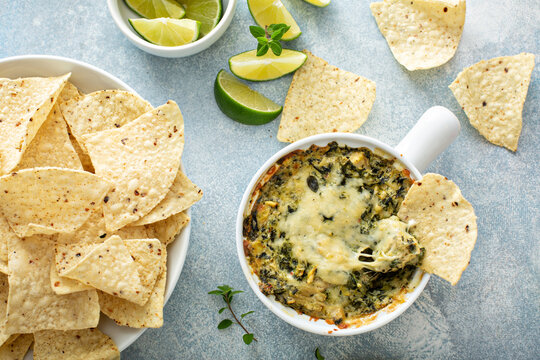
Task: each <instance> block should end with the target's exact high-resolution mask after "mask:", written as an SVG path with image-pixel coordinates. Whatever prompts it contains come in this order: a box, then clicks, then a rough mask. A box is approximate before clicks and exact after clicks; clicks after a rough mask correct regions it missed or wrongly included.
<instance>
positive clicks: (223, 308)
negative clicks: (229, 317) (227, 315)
mask: <svg viewBox="0 0 540 360" xmlns="http://www.w3.org/2000/svg"><path fill="white" fill-rule="evenodd" d="M226 309H227V308H226V307H222V308H221V309H219V311H218V314H221V313H222V312H224V311H225V310H226Z"/></svg>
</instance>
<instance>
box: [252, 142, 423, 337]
mask: <svg viewBox="0 0 540 360" xmlns="http://www.w3.org/2000/svg"><path fill="white" fill-rule="evenodd" d="M409 175H410V173H409V171H408V170H406V169H405V168H404V167H403V165H401V163H399V162H398V161H396V159H394V158H390V157H389V156H388V155H386V154H382V152H381V153H379V152H378V151H377V150H376V151H375V152H373V151H371V150H370V149H368V148H351V147H348V146H339V145H338V144H337V143H335V142H332V143H330V144H328V145H327V146H324V147H319V146H316V145H313V146H312V147H310V148H309V149H307V150H297V151H294V152H292V153H290V154H288V155H286V156H284V157H283V158H281V159H280V160H279V161H278V162H277V163H276V164H274V165H273V166H272V168H270V170H268V172H267V173H266V174H265V175H264V176H263V177H262V178H261V180H260V181H259V184H258V185H257V187H256V188H255V190H254V191H253V193H252V195H251V199H250V206H251V207H250V210H249V213H248V214H246V215H245V217H244V223H243V235H244V251H245V254H246V257H247V260H248V263H249V264H250V266H251V269H252V270H253V272H254V273H255V274H256V275H257V276H258V277H259V279H260V283H259V287H260V289H261V291H262V292H263V293H264V294H265V295H267V296H268V295H274V297H275V299H276V300H277V301H279V302H281V303H282V304H284V305H285V306H289V307H291V308H293V309H295V310H297V311H299V312H301V313H304V314H306V315H309V316H311V317H314V318H318V319H325V320H326V321H327V322H329V323H334V324H336V325H337V326H338V327H341V328H344V327H347V326H349V325H350V324H352V323H353V322H354V321H353V320H354V319H359V318H361V317H364V316H366V315H368V314H372V313H374V312H376V311H377V310H379V309H382V308H384V307H385V306H387V305H388V304H390V303H391V302H392V301H393V300H394V299H396V297H397V296H399V295H400V294H401V293H403V292H404V291H406V290H407V288H408V285H409V282H410V280H411V279H412V276H413V273H414V272H415V269H416V266H417V265H418V264H419V263H420V262H421V261H422V257H423V255H424V249H423V248H422V247H421V246H420V245H419V244H418V242H417V240H416V239H415V238H414V237H413V236H412V235H410V234H409V233H408V231H407V230H408V226H407V224H406V223H404V222H401V221H400V220H399V219H398V218H397V216H396V214H397V212H398V210H399V207H400V205H401V202H402V201H403V198H404V197H405V195H406V194H407V191H408V190H409V188H410V186H411V185H412V183H413V180H412V179H411V178H410V177H409Z"/></svg>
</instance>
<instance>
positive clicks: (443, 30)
mask: <svg viewBox="0 0 540 360" xmlns="http://www.w3.org/2000/svg"><path fill="white" fill-rule="evenodd" d="M370 8H371V12H372V13H373V16H374V17H375V21H376V22H377V25H378V26H379V30H380V31H381V33H382V34H383V36H384V37H385V39H386V41H387V42H388V46H390V50H391V51H392V54H393V55H394V57H395V58H396V60H397V61H398V62H399V63H400V64H401V65H403V66H405V67H406V68H407V70H409V71H412V70H421V69H431V68H434V67H437V66H441V65H442V64H445V63H446V62H448V61H449V60H450V59H451V58H452V57H453V56H454V54H455V53H456V50H457V47H458V45H459V41H460V39H461V33H462V32H463V25H464V24H465V8H466V6H465V0H415V1H410V0H385V1H383V2H373V3H371V4H370Z"/></svg>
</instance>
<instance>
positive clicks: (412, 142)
mask: <svg viewBox="0 0 540 360" xmlns="http://www.w3.org/2000/svg"><path fill="white" fill-rule="evenodd" d="M459 130H460V124H459V120H458V119H457V118H456V117H455V115H454V114H453V113H452V112H451V111H450V110H448V109H446V108H443V107H441V106H435V107H432V108H431V109H429V110H428V111H426V112H425V113H424V115H423V116H422V117H421V118H420V120H419V121H418V122H417V124H416V125H415V126H414V127H413V128H412V129H411V131H409V133H408V134H407V136H406V137H405V138H404V139H403V140H402V141H401V142H400V144H399V145H398V146H397V147H396V148H395V149H394V148H392V147H391V146H389V145H387V144H385V143H383V142H381V141H379V140H376V139H373V138H370V137H368V136H363V135H358V134H346V133H331V134H321V135H314V136H310V137H308V138H305V139H302V140H299V141H297V142H295V143H293V144H290V145H288V146H286V147H285V148H283V149H282V150H281V151H278V152H277V153H276V154H274V155H273V156H272V157H271V158H270V159H268V161H266V162H265V163H264V165H263V166H262V167H261V168H260V169H259V170H258V171H257V173H256V174H255V175H254V176H253V178H252V179H251V181H250V183H249V185H248V187H247V188H246V191H245V193H244V196H243V198H242V201H241V203H240V207H239V209H238V214H237V218H236V249H237V252H238V258H239V260H240V265H241V267H242V271H243V272H244V275H245V276H246V279H247V281H248V283H249V286H250V287H251V289H252V290H253V291H254V292H255V294H256V295H257V297H258V298H259V299H260V300H261V301H262V302H263V304H264V305H266V307H268V308H269V309H270V310H271V311H272V312H273V313H274V314H276V315H277V316H278V317H279V318H281V319H282V320H284V321H286V322H287V323H289V324H291V325H293V326H296V327H297V328H299V329H302V330H305V331H308V332H312V333H315V334H319V335H331V336H345V335H356V334H361V333H364V332H368V331H371V330H375V329H377V328H379V327H381V326H383V325H385V324H387V323H389V322H390V321H392V320H394V319H395V318H397V317H398V316H399V315H401V314H402V313H403V312H404V311H405V310H406V309H407V308H408V307H409V306H411V305H412V303H413V302H414V301H415V300H416V298H418V296H419V295H420V294H421V293H422V290H423V289H424V287H425V286H426V284H427V282H428V280H429V277H430V275H429V274H427V273H424V272H423V271H422V270H420V269H417V270H416V272H415V275H414V278H413V279H412V281H411V285H412V286H413V288H412V289H411V290H409V291H408V292H407V293H405V294H404V299H403V302H399V301H398V302H395V303H393V304H390V305H389V306H387V307H385V308H383V309H381V310H379V311H377V312H376V313H374V314H372V315H369V316H367V317H366V321H364V322H360V325H351V326H350V327H348V328H345V329H339V328H338V327H337V326H336V325H331V324H328V323H327V322H326V321H325V320H322V319H319V320H315V319H313V318H311V317H309V316H308V315H305V314H299V313H298V312H297V311H296V310H293V309H292V308H290V307H286V306H284V305H283V304H281V303H280V302H278V301H276V300H275V299H274V297H273V296H266V295H264V294H263V293H262V292H261V291H260V289H259V278H258V277H257V276H256V275H255V274H254V273H253V271H252V270H251V267H250V266H249V264H248V262H247V259H246V255H245V253H244V245H243V242H244V236H243V222H244V216H245V215H247V213H249V211H250V209H249V207H250V197H251V193H252V192H253V190H254V189H255V187H256V186H257V184H258V183H259V181H260V179H261V178H262V177H263V176H264V175H265V174H266V172H267V171H268V170H269V169H270V167H271V166H272V165H274V164H275V163H276V161H278V160H279V159H281V158H282V157H283V156H285V155H287V154H289V153H290V152H292V151H294V150H298V149H307V148H309V147H310V146H311V145H318V146H326V145H327V144H328V143H330V142H332V141H336V142H337V143H338V144H339V145H348V146H351V147H367V148H370V149H372V150H373V149H375V148H377V149H380V150H383V151H384V152H386V153H387V154H390V155H391V156H393V157H395V158H396V159H398V160H399V161H400V162H401V163H402V164H403V165H404V166H405V168H407V169H408V170H409V171H410V172H411V177H412V178H413V179H421V178H422V173H421V172H422V171H423V170H424V169H425V168H426V167H427V165H429V163H430V162H431V161H433V160H434V159H435V158H436V157H437V156H438V155H439V154H440V153H441V152H442V151H444V149H446V148H447V147H448V146H449V145H450V144H451V143H452V141H453V140H454V139H455V138H456V136H457V135H458V134H459Z"/></svg>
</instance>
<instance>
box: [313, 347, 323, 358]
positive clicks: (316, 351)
mask: <svg viewBox="0 0 540 360" xmlns="http://www.w3.org/2000/svg"><path fill="white" fill-rule="evenodd" d="M315 357H316V358H317V360H324V356H322V355H321V352H320V351H319V348H316V349H315Z"/></svg>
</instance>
